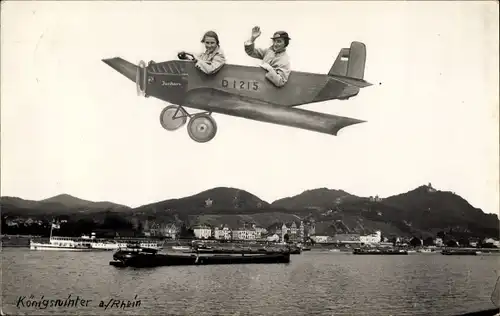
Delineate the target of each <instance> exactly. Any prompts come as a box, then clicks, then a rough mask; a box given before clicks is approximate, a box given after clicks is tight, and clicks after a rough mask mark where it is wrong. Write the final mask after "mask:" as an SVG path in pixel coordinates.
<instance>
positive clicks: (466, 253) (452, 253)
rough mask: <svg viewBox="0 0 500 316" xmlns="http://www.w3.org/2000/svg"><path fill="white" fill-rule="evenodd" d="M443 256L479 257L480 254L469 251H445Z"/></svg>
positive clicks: (442, 252)
mask: <svg viewBox="0 0 500 316" xmlns="http://www.w3.org/2000/svg"><path fill="white" fill-rule="evenodd" d="M441 254H442V255H447V256H477V254H478V252H477V251H476V250H469V249H443V250H442V251H441Z"/></svg>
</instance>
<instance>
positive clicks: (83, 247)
mask: <svg viewBox="0 0 500 316" xmlns="http://www.w3.org/2000/svg"><path fill="white" fill-rule="evenodd" d="M54 228H56V229H58V228H59V225H58V224H54V223H53V224H52V225H51V229H50V236H49V241H48V242H42V241H35V240H34V239H30V250H56V251H113V250H119V249H120V248H124V247H126V246H127V243H128V241H120V240H110V239H103V238H96V236H95V233H92V234H91V236H86V235H82V236H81V237H67V236H53V235H52V232H53V230H54ZM140 246H141V247H143V248H158V249H160V248H162V247H163V245H162V244H159V243H157V242H153V241H142V242H140Z"/></svg>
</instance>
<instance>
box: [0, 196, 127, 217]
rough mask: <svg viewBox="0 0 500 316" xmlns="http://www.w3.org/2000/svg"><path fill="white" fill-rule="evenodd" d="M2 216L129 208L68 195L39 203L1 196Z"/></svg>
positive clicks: (92, 211)
mask: <svg viewBox="0 0 500 316" xmlns="http://www.w3.org/2000/svg"><path fill="white" fill-rule="evenodd" d="M0 207H1V208H2V215H3V214H6V215H9V214H10V215H16V216H21V215H23V216H36V215H63V214H66V215H67V214H73V213H94V212H101V211H105V210H114V211H126V210H131V208H130V207H128V206H125V205H120V204H116V203H112V202H107V201H103V202H92V201H87V200H82V199H79V198H76V197H74V196H71V195H69V194H60V195H57V196H54V197H51V198H47V199H44V200H40V201H35V200H24V199H21V198H18V197H10V196H3V197H1V198H0Z"/></svg>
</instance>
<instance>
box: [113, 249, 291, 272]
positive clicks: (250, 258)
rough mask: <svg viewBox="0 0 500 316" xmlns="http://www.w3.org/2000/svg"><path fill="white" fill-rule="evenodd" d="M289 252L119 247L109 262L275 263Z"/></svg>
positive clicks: (138, 265) (284, 259)
mask: <svg viewBox="0 0 500 316" xmlns="http://www.w3.org/2000/svg"><path fill="white" fill-rule="evenodd" d="M289 262H290V252H280V253H278V252H277V253H266V254H250V255H248V254H247V255H245V254H194V253H192V254H161V253H158V250H157V249H148V248H140V247H137V248H133V247H128V248H127V249H120V250H119V251H117V252H116V253H115V254H113V260H112V261H110V262H109V264H110V265H112V266H115V267H133V268H150V267H161V266H191V265H221V264H276V263H289Z"/></svg>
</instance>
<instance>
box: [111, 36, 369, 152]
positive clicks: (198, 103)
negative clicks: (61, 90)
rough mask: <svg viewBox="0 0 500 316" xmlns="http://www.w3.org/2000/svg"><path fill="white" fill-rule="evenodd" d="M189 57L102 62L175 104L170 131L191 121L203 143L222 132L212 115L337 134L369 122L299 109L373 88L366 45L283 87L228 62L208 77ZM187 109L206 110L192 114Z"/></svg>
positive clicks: (165, 120) (168, 113)
mask: <svg viewBox="0 0 500 316" xmlns="http://www.w3.org/2000/svg"><path fill="white" fill-rule="evenodd" d="M183 55H184V56H183ZM187 55H189V54H187ZM187 55H186V53H182V54H181V53H179V54H178V56H177V57H178V58H179V60H169V61H164V62H160V63H156V62H154V61H150V62H149V63H148V65H146V63H145V62H144V61H142V60H141V61H140V62H139V64H138V65H134V64H132V63H130V62H128V61H126V60H124V59H123V58H121V57H114V58H107V59H102V61H103V62H104V63H106V64H107V65H109V66H110V67H112V68H113V69H115V70H116V71H118V72H119V73H121V74H122V75H124V76H125V77H127V78H128V79H130V80H131V81H134V82H135V83H136V87H137V94H138V95H139V96H144V97H150V96H152V97H155V98H157V99H160V100H162V101H165V102H167V103H169V104H170V105H168V106H167V107H165V108H164V109H163V111H162V112H161V114H160V124H161V126H162V127H163V128H164V129H166V130H168V131H175V130H178V129H179V128H181V127H182V126H184V125H185V124H186V122H187V119H188V118H189V123H188V124H187V131H188V134H189V136H190V137H191V139H192V140H194V141H196V142H199V143H206V142H208V141H210V140H212V139H213V138H214V137H215V135H216V133H217V124H216V122H215V120H214V118H213V117H212V113H219V114H225V115H230V116H236V117H242V118H246V119H250V120H255V121H261V122H267V123H272V124H278V125H284V126H289V127H294V128H300V129H305V130H309V131H315V132H319V133H325V134H330V135H334V136H336V135H337V133H338V131H339V130H340V129H342V128H344V127H347V126H350V125H354V124H358V123H363V122H365V121H362V120H358V119H354V118H349V117H342V116H337V115H330V114H326V113H320V112H315V111H310V110H305V109H300V108H297V106H300V105H304V104H310V103H316V102H323V101H328V100H347V99H349V98H351V97H354V96H356V95H358V93H359V91H360V89H361V88H364V87H368V86H371V85H372V84H371V83H369V82H367V81H365V80H364V72H365V62H366V46H365V45H364V44H363V43H361V42H352V43H351V45H350V48H342V49H341V50H340V52H339V53H338V55H337V58H336V60H335V62H334V63H333V65H332V67H331V68H330V70H329V72H328V73H327V74H316V73H309V72H301V71H292V72H291V73H290V76H289V79H288V82H287V83H286V84H285V86H283V87H276V86H274V85H273V84H272V83H271V82H269V81H268V80H267V79H266V78H265V77H264V76H265V70H263V69H261V68H260V67H254V66H243V65H236V64H225V65H224V66H223V67H222V68H221V69H220V70H219V71H218V72H217V73H215V74H211V75H206V74H205V73H203V72H201V71H199V70H198V69H196V68H195V63H194V62H193V61H192V56H191V57H190V56H187ZM186 108H192V109H197V110H202V111H203V112H201V113H196V114H190V113H188V111H187V110H186Z"/></svg>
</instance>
